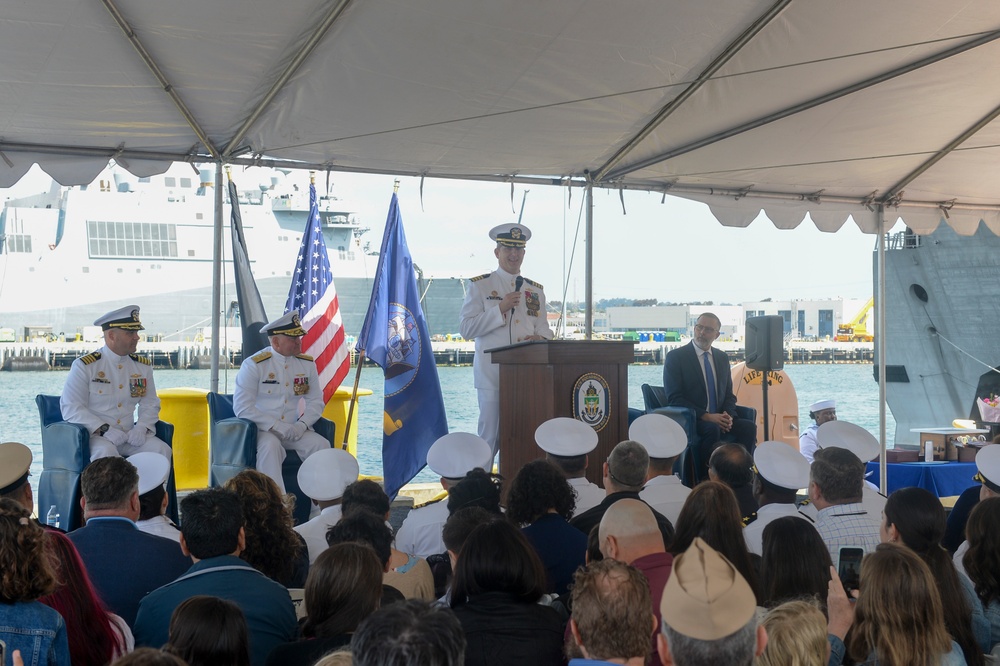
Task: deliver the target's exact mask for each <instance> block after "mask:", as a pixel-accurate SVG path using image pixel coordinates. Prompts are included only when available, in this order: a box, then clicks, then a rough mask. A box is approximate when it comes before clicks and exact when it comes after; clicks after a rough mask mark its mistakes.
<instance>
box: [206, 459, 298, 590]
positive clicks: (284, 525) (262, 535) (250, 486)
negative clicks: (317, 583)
mask: <svg viewBox="0 0 1000 666" xmlns="http://www.w3.org/2000/svg"><path fill="white" fill-rule="evenodd" d="M224 487H225V488H226V489H228V490H231V491H233V492H234V493H236V496H237V497H239V498H240V505H241V506H242V507H243V519H244V521H245V522H244V524H243V529H244V532H245V533H246V547H245V548H244V549H243V551H242V552H241V553H240V559H242V560H244V561H245V562H247V563H248V564H249V565H250V566H252V567H253V568H254V569H256V570H257V571H259V572H261V573H262V574H264V575H265V576H267V577H268V578H270V579H271V580H273V581H275V582H276V583H281V584H282V585H284V586H285V587H302V586H303V585H305V584H306V575H307V574H308V573H309V550H308V549H307V548H306V543H305V540H304V539H303V538H302V536H301V535H300V534H299V533H298V532H296V531H295V530H294V529H293V528H292V527H293V525H295V518H294V517H293V516H292V512H293V511H294V509H295V495H292V494H291V493H288V494H282V492H281V489H280V488H278V484H276V483H275V482H274V479H272V478H271V477H269V476H268V475H266V474H264V473H263V472H258V471H257V470H255V469H245V470H243V471H242V472H240V473H239V474H237V475H236V476H234V477H233V478H231V479H229V480H228V481H226V484H225V486H224Z"/></svg>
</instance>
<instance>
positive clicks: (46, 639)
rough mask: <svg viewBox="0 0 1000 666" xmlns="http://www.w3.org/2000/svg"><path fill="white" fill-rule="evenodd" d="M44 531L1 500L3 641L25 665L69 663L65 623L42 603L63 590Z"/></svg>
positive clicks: (0, 633)
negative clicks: (53, 565) (48, 596)
mask: <svg viewBox="0 0 1000 666" xmlns="http://www.w3.org/2000/svg"><path fill="white" fill-rule="evenodd" d="M48 544H49V541H48V539H46V538H45V531H44V530H43V529H42V526H41V525H39V524H38V523H37V522H35V521H34V520H32V519H31V513H30V512H29V511H28V510H27V509H25V508H24V507H23V506H21V505H20V504H18V503H17V502H15V501H14V500H12V499H8V498H3V499H0V641H3V642H4V643H5V644H6V646H7V651H8V652H10V653H11V654H13V652H14V651H15V650H18V651H19V652H20V653H21V658H22V659H23V660H24V664H25V665H26V666H43V665H44V666H64V665H65V664H69V663H70V653H69V641H68V640H67V638H66V623H65V622H64V621H63V619H62V616H61V615H59V613H57V612H56V611H55V610H53V609H52V608H49V607H48V606H46V605H45V604H43V603H40V602H39V601H38V599H39V598H40V597H43V596H45V595H46V594H51V593H52V592H53V591H54V590H55V589H56V587H57V586H58V581H57V580H56V576H55V572H54V571H53V569H52V563H51V560H50V557H51V556H50V553H49V548H50V546H49V545H48Z"/></svg>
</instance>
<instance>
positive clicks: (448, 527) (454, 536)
mask: <svg viewBox="0 0 1000 666" xmlns="http://www.w3.org/2000/svg"><path fill="white" fill-rule="evenodd" d="M496 519H497V517H496V515H494V514H492V513H490V512H489V511H487V510H486V509H484V508H482V507H479V506H470V507H468V508H466V509H459V510H458V511H455V512H454V513H452V514H451V515H450V516H448V520H446V521H445V523H444V527H443V528H442V529H441V539H442V540H443V541H444V547H445V548H447V549H448V550H450V551H451V552H453V553H458V552H459V551H461V550H462V546H463V545H464V544H465V540H466V539H468V538H469V535H470V534H472V530H474V529H476V528H477V527H479V526H480V525H482V524H484V523H488V522H490V521H492V520H496Z"/></svg>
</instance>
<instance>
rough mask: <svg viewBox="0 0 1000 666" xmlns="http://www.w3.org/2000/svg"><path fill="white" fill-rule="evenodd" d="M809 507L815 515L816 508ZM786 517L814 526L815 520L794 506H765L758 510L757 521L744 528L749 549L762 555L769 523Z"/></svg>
mask: <svg viewBox="0 0 1000 666" xmlns="http://www.w3.org/2000/svg"><path fill="white" fill-rule="evenodd" d="M808 506H811V507H812V508H813V513H814V514H815V513H816V512H815V509H816V507H815V506H812V505H811V504H810V505H808ZM785 516H795V517H796V518H801V519H802V520H805V521H807V522H808V523H809V524H810V525H812V524H814V523H813V519H812V518H809V517H807V516H805V515H803V513H800V512H799V509H798V507H796V506H795V505H794V504H765V505H764V506H762V507H760V508H759V509H757V519H756V520H754V521H753V522H752V523H750V524H749V525H747V526H746V527H744V528H743V536H744V537H745V538H746V540H747V548H748V549H749V550H750V552H751V553H754V554H756V555H760V554H761V551H762V550H763V547H764V545H763V544H764V528H765V527H767V525H768V523H771V522H773V521H775V520H777V519H778V518H784V517H785Z"/></svg>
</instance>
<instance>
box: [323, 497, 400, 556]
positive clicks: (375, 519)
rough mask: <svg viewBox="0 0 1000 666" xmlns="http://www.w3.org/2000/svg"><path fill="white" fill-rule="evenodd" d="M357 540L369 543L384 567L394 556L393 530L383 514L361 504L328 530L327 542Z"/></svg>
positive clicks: (329, 543) (330, 543)
mask: <svg viewBox="0 0 1000 666" xmlns="http://www.w3.org/2000/svg"><path fill="white" fill-rule="evenodd" d="M348 541H357V542H360V543H364V544H368V545H369V546H371V547H372V549H373V550H374V551H375V554H376V555H378V559H379V561H380V562H381V563H382V568H383V569H384V568H385V567H386V566H387V565H388V564H389V558H390V557H392V530H391V529H389V526H388V525H386V524H385V520H383V519H382V517H381V516H377V515H375V514H374V513H372V512H371V511H368V510H367V509H366V508H365V507H363V506H360V507H356V508H353V509H351V510H350V511H348V512H346V513H344V515H343V517H342V518H341V519H340V520H339V521H338V522H337V524H336V525H333V526H331V527H330V529H328V530H327V531H326V543H327V544H328V545H330V546H332V545H333V544H335V543H346V542H348Z"/></svg>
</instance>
